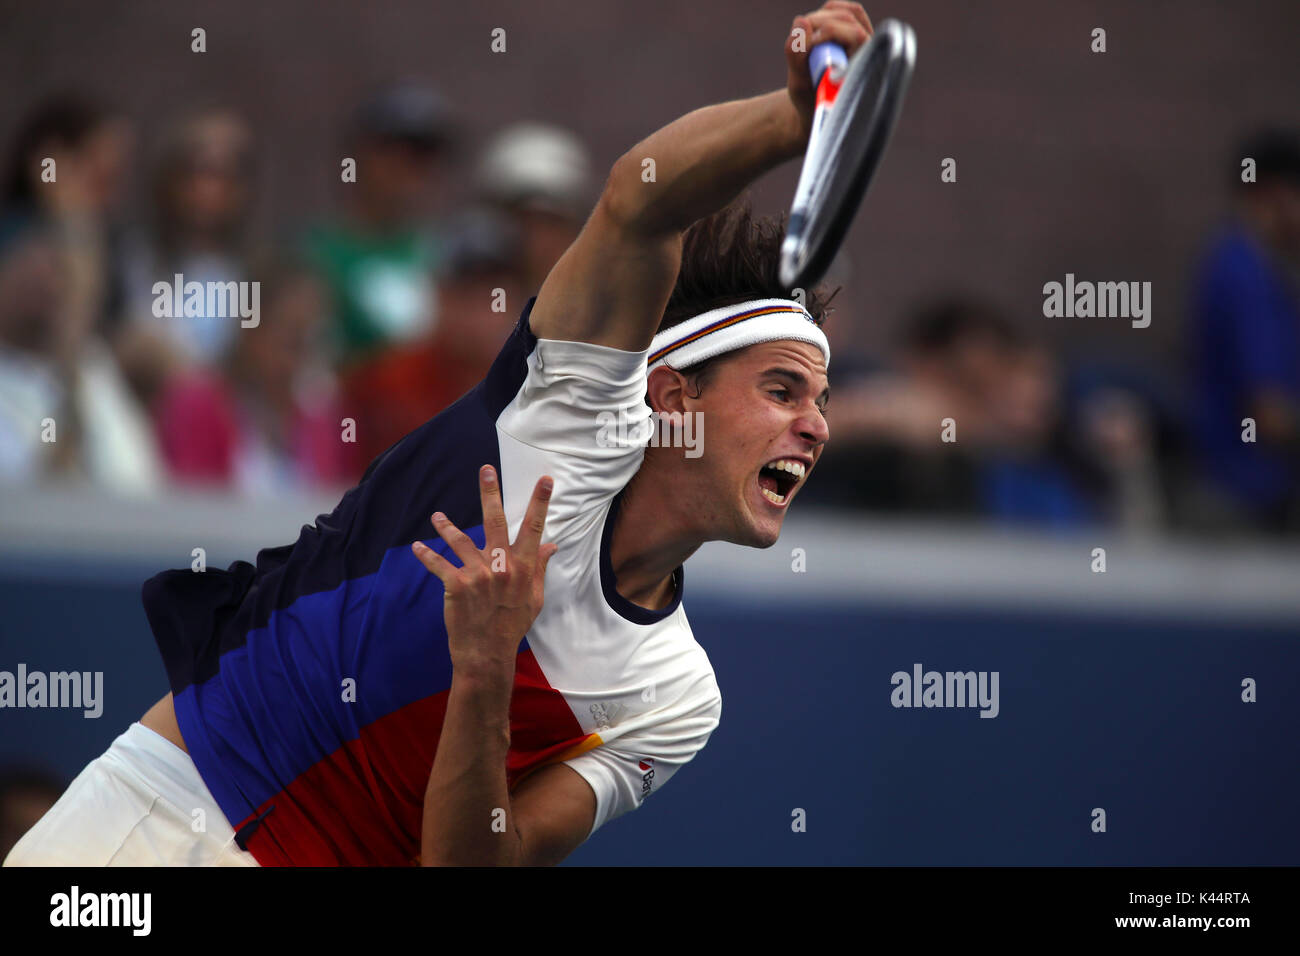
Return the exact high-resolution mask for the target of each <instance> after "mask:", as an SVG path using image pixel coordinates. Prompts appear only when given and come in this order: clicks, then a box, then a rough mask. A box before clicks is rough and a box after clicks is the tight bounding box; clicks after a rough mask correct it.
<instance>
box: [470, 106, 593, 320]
mask: <svg viewBox="0 0 1300 956" xmlns="http://www.w3.org/2000/svg"><path fill="white" fill-rule="evenodd" d="M477 184H478V191H479V195H480V197H481V199H482V200H483V201H484V202H485V203H488V204H491V205H493V206H495V207H496V208H498V209H500V210H501V211H503V212H504V213H505V214H506V215H508V216H509V217H510V218H511V219H512V220H513V221H514V223H515V226H516V228H517V229H518V231H519V236H520V243H521V248H520V252H521V256H522V265H521V268H522V270H523V272H522V277H523V284H524V288H525V290H526V292H527V294H529V295H532V294H533V293H535V292H537V291H538V290H539V289H541V287H542V282H543V281H544V280H545V279H546V276H547V275H548V274H549V273H550V271H551V267H552V266H554V265H555V263H556V262H558V261H559V258H560V256H562V255H564V251H565V250H566V249H568V248H569V246H570V245H572V244H573V241H574V240H575V239H576V238H578V233H579V232H581V231H582V226H583V223H585V222H586V221H587V216H588V214H589V213H590V212H591V208H592V204H593V201H594V190H593V182H592V174H591V159H590V157H589V156H588V153H587V148H586V147H585V146H584V145H583V144H582V142H581V141H580V140H579V139H578V138H577V137H576V136H574V135H573V134H572V133H569V132H567V131H565V130H563V129H560V128H559V127H556V126H549V125H547V124H545V123H535V122H524V123H516V124H514V125H513V126H508V127H506V128H505V129H504V130H502V131H501V132H500V133H498V134H497V135H496V136H495V137H494V138H493V139H492V141H491V142H490V143H489V144H488V146H487V148H486V149H485V150H484V152H483V155H482V157H481V159H480V162H479V164H478V172H477Z"/></svg>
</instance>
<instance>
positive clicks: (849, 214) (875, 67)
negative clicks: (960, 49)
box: [780, 19, 916, 289]
mask: <svg viewBox="0 0 1300 956" xmlns="http://www.w3.org/2000/svg"><path fill="white" fill-rule="evenodd" d="M915 64H916V34H915V32H914V31H913V30H912V28H911V27H910V26H908V25H907V24H906V23H902V22H900V21H898V20H892V19H891V20H885V21H883V22H881V24H880V25H879V26H878V27H876V29H875V32H874V33H873V34H872V37H871V40H870V41H868V43H867V44H866V45H865V46H864V47H862V48H861V49H859V50H858V52H857V53H855V54H854V55H853V56H852V57H850V58H849V62H848V65H847V67H846V68H845V70H844V73H843V76H842V78H841V80H840V88H839V92H838V94H837V95H836V98H835V101H834V104H833V105H832V106H831V107H830V108H829V110H828V112H827V116H826V118H825V120H824V122H823V123H822V124H821V126H820V128H819V129H816V126H815V129H816V132H815V134H814V135H816V136H817V137H818V139H819V142H812V141H811V140H810V141H809V144H808V150H807V152H806V153H805V156H804V167H803V169H802V170H801V171H800V173H799V186H800V188H799V190H798V191H797V193H796V195H797V196H798V195H799V193H804V192H806V195H807V201H806V203H797V204H796V206H795V208H793V209H792V210H791V212H790V220H789V224H788V226H787V230H786V238H785V242H784V243H783V245H782V250H781V265H780V279H781V284H782V285H784V286H786V287H787V288H790V289H794V288H804V289H806V288H810V287H811V286H814V285H816V284H817V282H818V281H819V280H820V279H821V278H822V276H824V275H825V274H826V270H827V269H828V268H830V264H831V262H832V261H833V260H834V259H835V255H836V253H837V252H839V248H840V244H841V243H842V242H843V241H844V236H845V234H846V233H847V232H848V230H849V226H850V225H851V224H852V222H853V217H854V216H856V215H857V211H858V207H859V206H860V205H861V204H862V198H863V196H865V195H866V192H867V187H868V186H870V184H871V180H872V177H873V176H875V173H876V170H877V169H878V168H879V167H880V162H881V160H882V159H883V158H884V155H885V148H886V147H887V146H888V145H889V139H890V136H891V135H892V134H893V131H894V127H895V126H896V125H897V123H898V117H899V115H900V113H901V112H902V108H903V97H904V94H905V93H906V92H907V86H908V83H909V82H910V80H911V78H912V69H913V67H914V66H915Z"/></svg>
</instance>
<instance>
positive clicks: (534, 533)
mask: <svg viewBox="0 0 1300 956" xmlns="http://www.w3.org/2000/svg"><path fill="white" fill-rule="evenodd" d="M554 488H555V482H554V481H553V480H552V479H551V476H550V475H542V477H541V478H539V479H538V480H537V485H536V486H535V487H534V488H533V497H532V498H531V499H529V502H528V511H527V512H526V513H525V514H524V523H523V524H522V525H520V527H519V534H518V535H517V536H516V537H515V554H516V556H517V557H518V558H519V560H520V561H522V562H523V566H524V567H526V568H532V567H534V566H535V565H536V563H537V549H538V546H539V545H540V544H541V541H542V532H543V531H544V530H545V529H546V510H547V508H549V507H550V503H551V492H552V490H554Z"/></svg>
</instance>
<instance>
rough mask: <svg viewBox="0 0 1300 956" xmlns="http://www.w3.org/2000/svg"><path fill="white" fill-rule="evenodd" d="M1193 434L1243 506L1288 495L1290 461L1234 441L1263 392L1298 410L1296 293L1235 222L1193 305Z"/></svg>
mask: <svg viewBox="0 0 1300 956" xmlns="http://www.w3.org/2000/svg"><path fill="white" fill-rule="evenodd" d="M1193 310H1194V313H1193V324H1192V335H1193V343H1194V346H1195V352H1196V355H1195V363H1196V364H1195V366H1194V369H1195V371H1194V376H1195V380H1194V384H1195V401H1196V408H1195V409H1194V411H1193V415H1194V419H1193V420H1194V422H1195V426H1194V430H1195V435H1196V438H1197V440H1198V445H1199V449H1200V452H1201V454H1202V456H1203V458H1204V467H1205V469H1206V471H1207V473H1208V474H1209V475H1210V476H1211V477H1212V478H1213V479H1214V480H1215V481H1216V482H1217V483H1218V484H1219V485H1220V486H1221V487H1222V488H1223V489H1224V490H1226V491H1227V492H1228V493H1229V494H1230V495H1231V496H1232V497H1233V498H1235V499H1236V500H1237V501H1238V502H1239V503H1240V504H1242V505H1244V506H1245V507H1246V508H1247V509H1248V510H1250V511H1254V512H1256V513H1257V514H1267V513H1268V512H1269V511H1270V510H1271V509H1274V508H1277V507H1279V506H1280V505H1282V504H1283V503H1284V502H1285V501H1286V499H1287V498H1288V497H1289V496H1290V495H1291V494H1292V493H1293V491H1294V489H1295V486H1296V482H1297V473H1296V466H1295V462H1294V461H1293V460H1288V458H1287V456H1286V454H1285V453H1284V452H1283V451H1281V450H1278V449H1276V448H1270V447H1269V446H1268V444H1267V443H1264V442H1261V441H1256V442H1254V443H1250V442H1245V441H1243V440H1242V432H1243V425H1242V420H1243V419H1244V418H1247V417H1249V416H1251V414H1252V404H1253V401H1254V398H1255V397H1256V396H1257V395H1258V394H1259V393H1260V392H1261V391H1264V390H1271V391H1273V392H1274V393H1278V394H1282V395H1285V396H1286V397H1287V398H1289V399H1290V401H1291V402H1292V403H1294V404H1296V405H1300V294H1298V293H1297V289H1296V286H1295V282H1294V280H1293V279H1292V278H1291V277H1290V276H1288V275H1287V273H1286V271H1285V267H1284V266H1282V265H1281V263H1280V261H1279V260H1277V259H1275V258H1274V256H1273V254H1272V253H1270V252H1269V251H1268V249H1267V248H1266V247H1265V246H1264V245H1263V244H1262V243H1261V242H1260V241H1259V240H1258V239H1256V238H1255V236H1254V235H1253V234H1252V233H1251V232H1250V231H1249V230H1248V229H1247V228H1246V226H1244V225H1243V224H1240V223H1232V224H1230V225H1228V226H1226V227H1225V228H1223V229H1222V230H1221V231H1220V233H1219V234H1218V235H1217V236H1216V238H1215V240H1214V241H1213V243H1212V244H1211V247H1210V249H1209V250H1208V252H1207V254H1206V256H1205V258H1204V259H1203V261H1202V265H1201V268H1200V270H1199V282H1198V285H1197V288H1196V289H1195V292H1194V299H1193Z"/></svg>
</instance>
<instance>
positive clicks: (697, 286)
mask: <svg viewBox="0 0 1300 956" xmlns="http://www.w3.org/2000/svg"><path fill="white" fill-rule="evenodd" d="M785 226H786V217H785V215H784V214H782V215H781V216H779V217H773V216H762V217H755V216H754V213H753V210H752V209H751V207H750V203H749V199H748V197H746V196H741V197H739V198H737V199H735V200H733V201H732V202H731V203H729V204H728V205H726V206H724V207H722V208H721V209H719V210H718V211H717V212H715V213H713V214H712V215H710V216H706V217H705V218H703V219H700V220H698V221H696V222H695V223H693V224H692V225H691V227H690V228H689V229H687V230H686V232H685V234H684V235H683V237H682V264H681V269H680V270H679V271H678V273H677V284H676V285H674V286H673V292H672V295H671V296H669V298H668V305H667V306H666V307H665V308H664V316H663V320H662V321H661V322H660V323H659V329H658V331H660V332H662V331H664V330H665V329H670V328H672V327H673V326H674V325H678V324H680V323H682V322H685V321H686V320H687V319H690V318H693V317H694V316H697V315H699V314H701V313H703V312H708V311H710V310H711V309H720V308H722V307H723V306H727V305H735V304H736V303H738V302H745V301H747V300H749V299H788V298H790V297H791V294H790V293H791V291H792V290H790V289H789V288H787V287H785V286H784V285H782V284H781V279H780V272H779V270H780V261H781V242H782V241H783V240H784V239H785ZM838 292H839V289H838V288H837V289H835V290H834V291H833V292H831V293H830V294H829V295H827V294H826V292H825V290H824V289H823V288H820V287H816V288H812V289H805V290H803V293H804V294H803V305H804V308H806V309H807V310H808V314H809V315H811V316H812V317H813V321H814V322H816V324H817V325H818V326H820V325H821V324H822V323H823V322H825V321H826V319H827V317H828V316H829V315H830V313H831V311H832V310H831V309H830V308H829V305H830V302H831V299H833V298H835V296H836V294H837V293H838ZM729 354H730V353H724V354H723V355H719V356H715V357H714V358H711V359H706V360H704V361H703V362H697V363H696V364H695V365H691V366H689V367H687V368H685V369H679V371H681V372H683V373H684V374H686V375H688V376H689V377H690V378H691V380H692V382H693V383H694V384H695V387H696V389H697V394H696V396H695V397H697V398H698V397H699V396H698V390H699V389H701V388H703V385H704V381H705V380H706V379H707V378H708V375H709V373H710V372H711V371H712V370H713V368H714V367H715V363H716V362H718V361H719V360H720V359H725V358H727V357H728V355H729Z"/></svg>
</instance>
